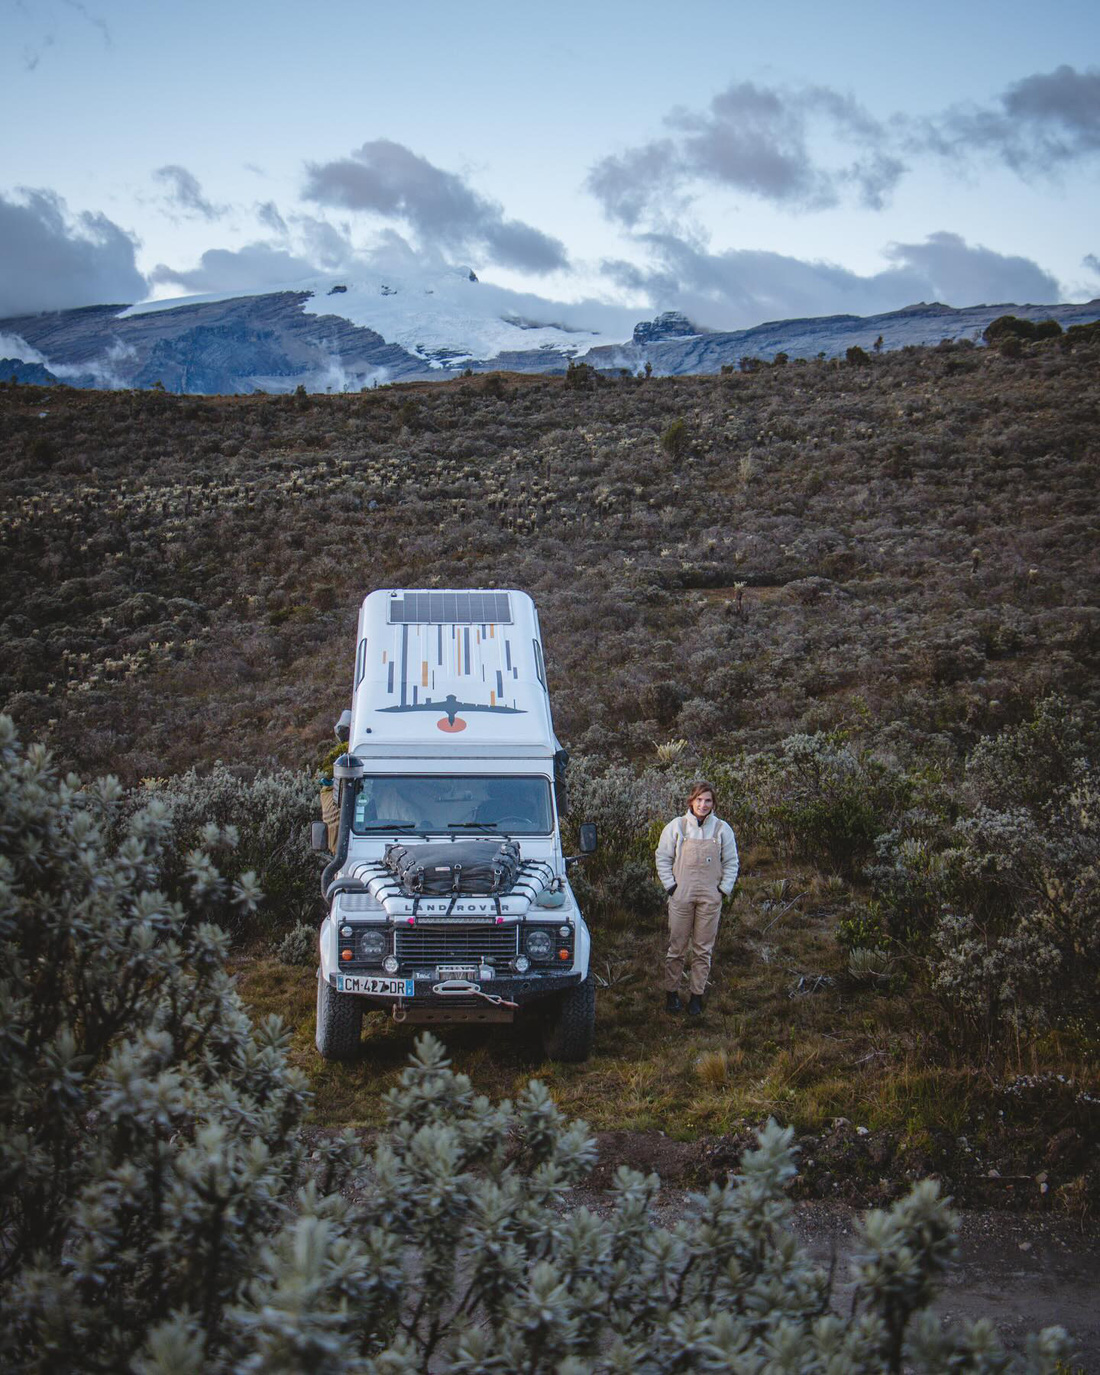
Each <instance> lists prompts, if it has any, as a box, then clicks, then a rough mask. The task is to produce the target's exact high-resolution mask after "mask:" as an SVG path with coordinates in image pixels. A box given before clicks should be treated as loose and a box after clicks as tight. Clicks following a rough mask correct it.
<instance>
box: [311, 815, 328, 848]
mask: <svg viewBox="0 0 1100 1375" xmlns="http://www.w3.org/2000/svg"><path fill="white" fill-rule="evenodd" d="M309 839H310V844H311V845H312V847H313V848H314V849H315V850H327V849H328V827H327V826H326V825H325V823H324V822H323V821H315V822H314V823H313V824H312V826H311V827H310V831H309Z"/></svg>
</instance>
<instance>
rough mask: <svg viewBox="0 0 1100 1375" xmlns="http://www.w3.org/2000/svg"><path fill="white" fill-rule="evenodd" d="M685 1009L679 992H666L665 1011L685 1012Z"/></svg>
mask: <svg viewBox="0 0 1100 1375" xmlns="http://www.w3.org/2000/svg"><path fill="white" fill-rule="evenodd" d="M683 1010H684V1005H683V1003H682V1002H681V1001H680V995H679V993H666V994H665V1011H666V1012H683Z"/></svg>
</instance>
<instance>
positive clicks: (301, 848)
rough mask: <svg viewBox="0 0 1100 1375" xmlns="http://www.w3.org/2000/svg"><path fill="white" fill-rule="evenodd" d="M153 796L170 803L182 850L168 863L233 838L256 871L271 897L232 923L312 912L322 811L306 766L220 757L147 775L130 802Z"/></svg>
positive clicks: (278, 924)
mask: <svg viewBox="0 0 1100 1375" xmlns="http://www.w3.org/2000/svg"><path fill="white" fill-rule="evenodd" d="M153 798H156V799H157V800H158V801H160V802H161V803H163V805H164V806H165V807H167V809H168V811H169V814H170V816H171V818H172V823H173V828H174V831H175V834H176V837H177V846H178V848H177V851H176V854H175V855H173V856H165V863H166V864H168V865H172V866H175V868H176V869H177V870H178V866H179V863H180V862H181V861H183V860H185V857H186V855H187V853H188V851H189V850H190V849H192V848H194V847H196V846H197V847H199V848H204V849H206V850H208V851H213V852H215V853H217V851H218V850H219V847H222V846H225V845H227V844H228V846H229V847H230V848H231V849H232V850H233V854H234V862H235V863H237V864H239V865H241V866H243V867H247V868H250V869H252V870H253V871H254V872H255V873H256V874H257V875H258V877H259V880H260V883H261V884H262V886H263V890H264V892H265V893H266V894H267V897H268V902H267V903H266V904H265V906H264V908H263V909H262V914H261V916H260V917H259V918H257V917H256V916H255V914H253V913H248V912H243V911H241V912H237V913H236V914H235V921H234V924H233V925H234V929H240V928H243V927H247V926H249V925H254V924H255V922H256V921H257V920H260V921H262V923H263V924H264V925H265V926H267V927H269V928H270V927H275V928H277V929H284V928H286V927H289V926H290V925H292V924H293V922H294V920H295V919H298V920H301V919H303V918H306V919H311V918H312V917H313V915H314V909H315V908H316V906H317V878H318V873H319V867H320V866H319V862H318V859H317V856H316V855H315V854H314V852H313V850H312V849H311V847H310V839H309V828H310V823H311V822H312V821H314V820H316V818H317V815H318V812H317V784H316V781H315V780H313V779H311V778H310V776H309V775H308V774H307V773H305V772H302V771H300V770H294V769H272V770H269V771H262V770H261V771H253V770H243V769H240V768H231V767H229V766H228V765H226V764H223V763H222V762H221V761H218V762H217V763H216V764H214V765H213V767H212V768H210V769H206V770H204V771H202V772H199V771H198V770H197V769H189V770H188V771H187V772H186V773H183V774H177V775H175V776H174V777H171V778H154V779H149V780H147V781H146V782H145V784H144V785H143V786H142V787H140V788H136V789H134V790H133V792H132V793H131V795H130V798H129V799H128V805H127V809H126V810H127V812H129V813H132V812H136V811H140V810H141V809H142V808H143V807H145V806H146V805H147V803H148V802H149V801H150V800H151V799H153ZM211 827H216V828H217V832H216V833H215V832H213V831H211V829H210V828H211Z"/></svg>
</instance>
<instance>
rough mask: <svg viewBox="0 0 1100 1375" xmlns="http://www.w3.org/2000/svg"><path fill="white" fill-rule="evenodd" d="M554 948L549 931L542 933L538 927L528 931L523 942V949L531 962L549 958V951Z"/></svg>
mask: <svg viewBox="0 0 1100 1375" xmlns="http://www.w3.org/2000/svg"><path fill="white" fill-rule="evenodd" d="M553 947H554V942H553V940H552V938H551V936H550V932H549V931H544V930H542V929H541V928H540V927H535V928H534V929H533V930H531V931H528V933H527V936H526V938H525V939H524V942H523V948H524V949H525V950H526V951H527V953H528V955H530V956H531V958H532V959H533V960H545V959H548V958H549V956H550V951H551V950H552V949H553Z"/></svg>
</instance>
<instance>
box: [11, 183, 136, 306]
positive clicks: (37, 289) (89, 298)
mask: <svg viewBox="0 0 1100 1375" xmlns="http://www.w3.org/2000/svg"><path fill="white" fill-rule="evenodd" d="M18 194H19V196H20V197H21V199H20V200H10V199H8V198H7V197H5V196H4V195H2V194H0V318H2V317H4V316H9V315H22V314H30V313H31V312H36V311H41V310H65V309H68V308H70V307H73V306H90V305H101V304H103V303H105V302H112V303H114V302H118V303H129V302H132V301H140V300H141V299H142V297H143V296H144V295H145V294H146V290H147V285H146V281H145V278H144V277H143V276H142V274H141V273H140V272H139V271H138V270H137V266H136V264H135V261H134V250H135V246H136V245H135V241H134V239H133V238H132V237H131V236H130V235H129V234H127V233H126V231H125V230H124V229H120V228H119V226H118V225H117V224H115V223H114V222H113V221H112V220H109V219H108V218H107V216H106V215H102V214H93V213H92V212H90V211H83V212H82V213H81V214H79V215H77V216H76V217H75V218H73V217H71V216H70V215H69V213H68V210H67V208H66V205H65V202H64V201H63V200H62V199H61V197H60V196H58V195H56V194H55V193H54V192H53V191H47V190H27V189H23V190H20V191H19V192H18Z"/></svg>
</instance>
